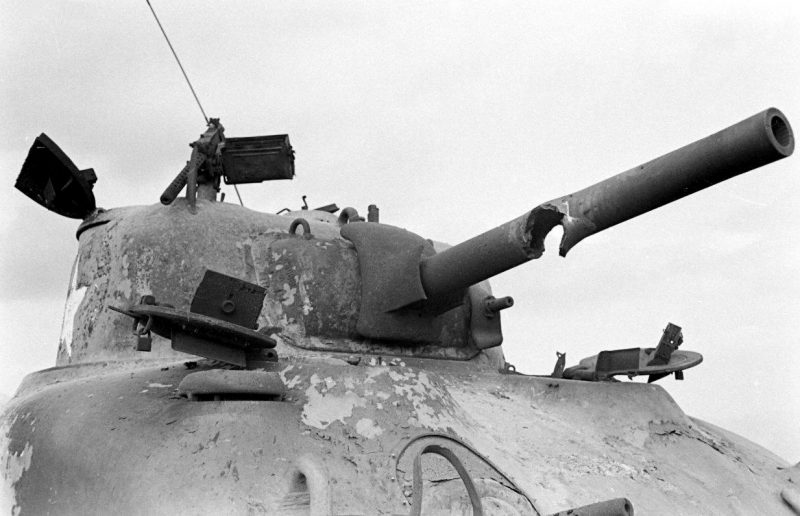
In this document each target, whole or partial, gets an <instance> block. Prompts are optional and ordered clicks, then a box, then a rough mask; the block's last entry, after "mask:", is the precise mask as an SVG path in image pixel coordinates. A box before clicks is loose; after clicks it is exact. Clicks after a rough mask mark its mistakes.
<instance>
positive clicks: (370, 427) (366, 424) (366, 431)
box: [356, 418, 383, 439]
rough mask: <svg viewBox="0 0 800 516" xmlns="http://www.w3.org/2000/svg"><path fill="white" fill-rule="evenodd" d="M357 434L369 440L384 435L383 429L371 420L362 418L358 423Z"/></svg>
mask: <svg viewBox="0 0 800 516" xmlns="http://www.w3.org/2000/svg"><path fill="white" fill-rule="evenodd" d="M356 432H358V433H359V434H361V435H363V436H364V437H366V438H367V439H374V438H375V437H378V436H379V435H381V434H382V433H383V428H381V427H380V426H378V425H377V424H376V423H375V421H373V420H371V419H369V418H362V419H359V420H358V422H357V423H356Z"/></svg>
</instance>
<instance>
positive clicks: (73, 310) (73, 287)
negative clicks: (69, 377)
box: [59, 257, 89, 357]
mask: <svg viewBox="0 0 800 516" xmlns="http://www.w3.org/2000/svg"><path fill="white" fill-rule="evenodd" d="M79 262H80V258H79V257H78V258H75V265H73V266H72V276H71V278H70V285H69V291H68V292H67V302H66V303H65V305H64V319H63V321H62V322H61V338H60V339H59V340H60V347H61V348H62V349H63V350H65V351H66V353H67V357H71V356H72V334H73V330H74V327H75V316H76V315H77V314H78V308H79V307H80V306H81V303H82V302H83V298H84V297H86V291H87V290H89V287H88V286H86V285H84V286H81V287H79V286H78V265H79Z"/></svg>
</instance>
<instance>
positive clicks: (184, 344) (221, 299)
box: [109, 271, 277, 367]
mask: <svg viewBox="0 0 800 516" xmlns="http://www.w3.org/2000/svg"><path fill="white" fill-rule="evenodd" d="M265 295H266V290H265V289H264V288H263V287H261V286H259V285H254V284H252V283H248V282H246V281H242V280H240V279H237V278H233V277H231V276H226V275H224V274H220V273H218V272H214V271H206V273H205V276H204V277H203V280H202V281H201V282H200V286H199V287H198V288H197V291H196V292H195V296H194V298H193V299H192V304H191V308H190V311H188V312H187V311H184V310H177V309H175V308H174V307H172V306H170V305H165V304H158V303H157V302H156V300H155V298H154V297H153V296H143V297H142V299H141V301H140V302H139V304H136V305H132V306H130V307H128V308H127V309H121V308H117V307H113V306H109V308H110V309H112V310H114V311H117V312H120V313H122V314H125V315H127V316H129V317H133V318H134V334H135V335H137V337H138V342H137V350H139V351H150V345H149V344H150V342H149V337H150V331H153V332H155V333H156V334H157V335H161V336H162V337H165V338H168V339H171V341H172V348H173V349H174V350H176V351H183V352H185V353H191V354H193V355H198V356H201V357H205V358H209V359H212V360H220V361H222V362H227V363H229V364H233V365H237V366H240V367H258V365H259V364H260V363H261V362H264V361H270V360H277V355H276V354H275V352H274V351H269V350H271V349H272V348H274V347H275V345H276V343H275V340H274V339H272V338H270V337H268V336H267V335H264V334H263V333H260V332H258V331H255V328H256V322H257V320H258V315H259V313H260V312H261V305H262V304H263V302H264V296H265Z"/></svg>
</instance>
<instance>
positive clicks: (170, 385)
mask: <svg viewBox="0 0 800 516" xmlns="http://www.w3.org/2000/svg"><path fill="white" fill-rule="evenodd" d="M147 386H148V387H151V388H166V387H172V384H166V383H148V384H147Z"/></svg>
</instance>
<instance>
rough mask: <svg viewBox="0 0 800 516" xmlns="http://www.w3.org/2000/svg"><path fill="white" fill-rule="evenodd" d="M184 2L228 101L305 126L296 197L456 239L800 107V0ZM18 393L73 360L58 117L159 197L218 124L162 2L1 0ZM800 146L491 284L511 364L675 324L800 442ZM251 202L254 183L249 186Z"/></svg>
mask: <svg viewBox="0 0 800 516" xmlns="http://www.w3.org/2000/svg"><path fill="white" fill-rule="evenodd" d="M695 3H697V4H700V2H671V3H668V2H643V1H641V0H639V1H629V2H555V1H553V2H521V1H520V2H476V3H467V2H463V3H462V2H436V3H434V2H385V3H382V2H342V3H337V2H320V3H316V2H265V1H258V2H249V3H245V2H236V3H234V2H219V1H217V2H191V3H188V2H186V3H179V2H166V1H158V0H155V1H154V2H153V4H154V6H155V8H156V9H157V11H158V12H159V15H160V16H161V20H162V23H163V24H164V26H165V28H166V30H167V32H168V33H169V35H170V37H171V39H172V42H173V44H174V46H175V47H176V49H177V51H178V52H179V54H180V56H181V58H182V60H183V63H184V66H185V68H186V70H187V72H188V74H189V75H190V77H191V79H192V81H193V83H194V86H195V89H196V90H197V93H198V95H199V97H200V99H201V101H202V102H203V105H204V108H205V110H206V112H207V113H208V114H209V116H218V117H221V119H222V122H223V124H224V125H225V127H226V134H227V135H229V136H253V135H263V134H277V133H289V135H290V138H291V141H292V144H293V145H294V147H295V151H296V154H297V161H296V169H297V178H296V180H295V181H293V182H277V183H272V184H270V183H265V184H261V185H255V186H245V187H243V188H241V189H240V190H241V193H242V197H243V199H244V202H245V205H247V206H248V207H251V208H255V209H260V210H264V211H269V212H276V211H278V210H280V209H281V208H284V207H291V208H298V207H299V206H300V204H301V201H300V197H301V195H307V196H308V199H309V204H311V205H312V206H317V205H323V204H328V203H332V202H336V203H337V204H338V205H339V206H354V207H356V208H357V209H359V210H360V211H364V212H365V211H366V207H367V205H368V204H372V203H374V204H377V205H378V206H379V207H380V208H381V217H382V222H386V223H389V224H394V225H398V226H402V227H405V228H407V229H409V230H411V231H414V232H416V233H419V234H421V235H423V236H425V237H426V238H432V239H434V240H440V241H447V242H451V243H457V242H459V241H461V240H464V239H466V238H468V237H470V236H472V235H474V234H477V233H479V232H482V231H485V230H487V229H489V228H491V227H493V226H495V225H497V224H500V223H503V222H506V221H508V220H510V219H511V218H514V217H517V216H519V215H521V214H522V213H524V212H525V211H527V210H530V209H531V208H532V207H534V206H536V205H538V204H539V203H541V202H543V201H546V200H549V199H551V198H554V197H558V196H560V195H563V194H567V193H570V192H573V191H575V190H578V189H580V188H583V187H584V186H587V185H589V184H592V183H594V182H596V181H598V180H601V179H603V178H605V177H607V176H610V175H612V174H615V173H617V172H621V171H623V170H627V169H628V168H631V167H633V166H635V165H638V164H640V163H643V162H645V161H648V160H649V159H651V158H654V157H657V156H659V155H661V154H664V153H665V152H668V151H670V150H673V149H675V148H677V147H680V146H682V145H684V144H687V143H690V142H692V141H694V140H696V139H698V138H701V137H704V136H706V135H708V134H711V133H713V132H716V131H717V130H719V129H722V128H724V127H727V126H728V125H730V124H733V123H735V122H738V121H739V120H741V119H743V118H746V117H748V116H750V115H752V114H754V113H756V112H758V111H761V110H763V109H765V108H767V107H770V106H776V107H778V108H780V109H782V110H783V112H784V113H785V114H786V115H787V117H788V118H789V120H790V121H794V122H795V125H796V126H797V127H800V98H798V95H799V94H798V84H799V82H798V79H800V64H799V63H798V56H797V51H798V49H800V2H796V1H794V0H792V1H788V0H787V1H782V2H771V1H766V0H762V1H760V2H753V1H738V2H731V1H719V2H702V6H699V5H694V4H695ZM0 6H1V7H2V12H3V16H2V17H0V49H2V53H1V54H0V106H2V113H3V123H2V124H1V125H0V171H1V172H2V183H1V184H2V185H4V186H3V187H2V188H0V210H2V214H3V216H2V227H0V230H1V231H2V241H3V245H2V248H1V249H0V267H2V285H1V287H0V325H2V326H1V327H2V330H3V332H2V340H1V341H0V394H7V395H10V394H12V393H13V391H14V390H15V389H16V387H17V385H18V384H19V382H20V380H21V379H22V377H23V376H24V375H25V374H27V373H29V372H32V371H35V370H38V369H42V368H45V367H50V366H52V365H54V363H55V356H56V349H57V340H58V334H59V331H60V326H61V312H62V308H63V303H64V299H65V295H66V290H67V285H68V280H69V271H70V267H71V265H72V262H73V259H74V254H75V252H76V250H77V242H76V240H75V229H76V228H77V225H78V221H75V220H70V219H65V218H61V217H59V216H57V215H55V214H52V213H49V212H47V211H46V210H44V209H43V208H41V207H40V206H38V205H36V204H35V203H33V202H32V201H30V200H28V199H27V198H26V197H24V196H23V195H22V194H20V193H19V192H17V191H16V190H14V189H13V183H14V180H15V178H16V175H17V173H18V172H19V169H20V167H21V165H22V162H23V161H24V159H25V156H26V154H27V151H28V148H29V147H30V145H31V143H32V141H33V139H34V138H35V137H36V136H37V135H38V134H39V133H41V132H46V133H47V134H48V135H49V136H50V137H51V138H52V139H53V140H54V141H56V142H57V143H58V145H59V146H60V147H61V148H62V149H63V150H64V151H65V152H66V153H67V154H68V155H69V156H70V157H71V158H72V160H73V161H74V162H75V163H76V164H77V165H78V167H80V168H88V167H93V168H94V169H95V171H96V172H97V175H98V176H99V180H98V183H97V185H96V187H95V196H96V198H97V201H98V205H100V206H104V207H115V206H122V205H130V204H151V203H155V202H157V201H158V196H159V194H160V192H161V191H162V190H163V189H164V187H165V186H166V185H167V184H168V183H169V181H170V180H171V179H172V177H173V176H174V175H175V174H176V173H177V172H178V171H179V170H180V168H181V166H182V165H183V163H184V162H185V161H186V160H187V159H188V157H189V147H188V146H187V144H188V143H189V142H191V141H193V140H195V139H196V138H197V136H198V135H199V134H200V133H201V132H202V131H203V130H204V123H203V119H202V116H201V114H200V111H199V109H198V108H197V106H196V105H195V104H194V100H193V99H192V97H191V95H190V93H189V90H188V88H187V86H186V84H185V83H184V82H183V78H182V76H181V75H180V72H179V70H178V68H177V66H176V65H175V63H174V61H173V58H172V56H171V54H170V53H169V50H168V47H167V46H166V44H165V42H164V40H163V38H162V36H161V34H160V32H159V31H158V28H157V26H156V24H155V22H154V21H153V19H152V16H151V14H150V12H149V10H148V8H147V5H146V3H145V1H144V0H142V1H137V2H89V1H61V2H51V1H40V0H28V1H25V2H20V1H14V2H12V1H8V0H2V2H1V3H0ZM798 168H800V158H798V157H793V158H789V159H788V160H784V161H782V162H780V163H777V164H774V165H771V166H769V167H767V168H764V169H761V170H758V171H755V172H751V173H749V174H746V175H744V176H741V177H737V178H734V179H732V180H730V181H728V182H727V183H724V184H722V185H719V186H716V187H714V188H711V189H709V190H706V191H703V192H700V193H699V194H696V195H695V196H693V197H691V198H688V199H684V200H681V201H678V202H677V203H675V204H673V205H670V206H668V207H665V208H662V209H660V210H657V211H655V212H652V213H650V214H647V215H645V216H643V217H641V218H639V219H636V220H634V221H631V222H628V223H626V224H624V225H622V226H618V227H615V228H612V229H610V230H608V231H607V232H604V233H601V234H599V235H597V236H594V237H592V238H590V239H588V240H586V241H584V242H582V243H581V244H579V245H578V246H577V247H576V248H575V249H574V250H572V251H571V252H570V255H569V257H568V258H566V259H562V258H559V257H558V252H557V244H558V238H559V236H560V235H559V234H558V232H554V233H553V234H552V235H551V236H550V238H549V239H548V240H547V244H548V251H547V252H546V254H545V256H544V257H543V258H541V259H540V260H538V261H534V262H531V263H529V264H526V265H524V266H522V267H520V268H518V269H516V270H514V271H511V272H508V273H505V274H504V275H502V276H500V277H498V278H496V280H495V281H494V282H493V285H494V290H495V294H496V295H498V296H504V295H510V296H513V297H514V299H515V301H516V304H515V306H514V308H513V309H511V310H507V311H506V312H503V316H504V319H503V324H504V332H505V335H506V340H505V345H504V347H505V352H506V355H507V359H508V361H509V362H511V363H513V364H515V365H516V366H517V368H518V369H519V370H522V371H525V372H529V373H549V372H550V371H551V370H552V367H553V364H554V362H555V358H556V351H561V352H566V353H567V363H568V365H572V364H575V363H577V361H578V360H579V359H581V358H583V357H585V356H588V355H592V354H595V353H597V352H598V351H600V350H603V349H618V348H626V347H635V346H642V347H645V346H654V345H655V344H656V343H657V342H658V339H659V337H660V335H661V331H662V329H663V328H664V326H665V325H666V323H667V322H668V321H670V322H673V323H675V324H678V325H679V326H682V327H683V329H684V330H683V331H684V336H685V343H684V348H685V349H688V350H693V351H698V352H700V353H702V354H703V355H704V357H705V361H704V362H703V364H701V365H700V366H698V367H697V368H695V369H692V370H689V371H688V372H687V373H686V380H685V381H683V382H677V381H674V380H673V379H671V378H669V379H665V380H662V381H661V382H660V383H661V384H662V385H663V386H664V387H665V388H666V389H667V390H668V391H669V392H670V394H671V395H672V396H673V397H674V398H675V399H676V401H678V403H679V404H680V405H681V406H682V407H683V409H684V410H685V411H686V412H687V413H689V414H690V415H694V416H697V417H700V418H703V419H706V420H708V421H711V422H712V423H715V424H718V425H721V426H724V427H726V428H729V429H731V430H733V431H735V432H738V433H740V434H742V435H745V436H747V437H749V438H751V439H753V440H755V441H756V442H758V443H761V444H763V445H765V446H767V447H768V448H770V449H771V450H773V451H775V452H777V453H778V454H779V455H781V456H783V457H784V458H786V459H787V460H790V461H791V462H796V461H798V460H800V439H798V438H797V437H798V436H799V435H800V374H798V371H797V367H798V365H800V346H798V344H800V343H799V342H798V335H800V317H798V316H799V315H800V273H798V259H800V244H798V239H797V236H796V235H797V232H796V230H795V227H794V226H795V224H796V222H795V221H794V217H795V216H797V208H798V197H800V176H798V174H797V169H798ZM227 195H228V199H233V198H235V194H234V193H233V192H232V191H228V192H227Z"/></svg>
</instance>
